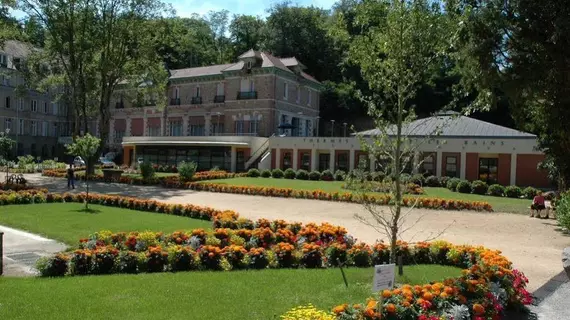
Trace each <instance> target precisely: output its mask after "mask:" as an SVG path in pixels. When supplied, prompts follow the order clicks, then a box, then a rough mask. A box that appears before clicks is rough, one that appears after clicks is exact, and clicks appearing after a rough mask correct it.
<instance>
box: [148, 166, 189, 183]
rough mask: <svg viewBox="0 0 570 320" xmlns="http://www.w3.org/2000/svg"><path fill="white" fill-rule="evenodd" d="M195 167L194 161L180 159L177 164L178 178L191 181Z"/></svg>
mask: <svg viewBox="0 0 570 320" xmlns="http://www.w3.org/2000/svg"><path fill="white" fill-rule="evenodd" d="M197 168H198V165H197V164H196V162H186V161H182V162H181V163H180V164H179V165H178V174H179V175H180V180H181V181H183V182H187V181H191V180H192V178H193V177H194V174H196V169H197ZM141 173H142V170H141Z"/></svg>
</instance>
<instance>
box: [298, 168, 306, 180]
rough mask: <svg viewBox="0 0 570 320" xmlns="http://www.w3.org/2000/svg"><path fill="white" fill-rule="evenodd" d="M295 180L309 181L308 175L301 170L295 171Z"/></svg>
mask: <svg viewBox="0 0 570 320" xmlns="http://www.w3.org/2000/svg"><path fill="white" fill-rule="evenodd" d="M295 178H296V179H299V180H309V173H308V172H307V171H306V170H303V169H300V170H297V175H296V176H295Z"/></svg>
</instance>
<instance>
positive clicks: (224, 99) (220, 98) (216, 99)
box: [214, 96, 226, 103]
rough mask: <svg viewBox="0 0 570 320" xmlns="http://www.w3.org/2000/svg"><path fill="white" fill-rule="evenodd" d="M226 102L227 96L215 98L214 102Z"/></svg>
mask: <svg viewBox="0 0 570 320" xmlns="http://www.w3.org/2000/svg"><path fill="white" fill-rule="evenodd" d="M224 101H226V96H215V97H214V102H215V103H222V102H224Z"/></svg>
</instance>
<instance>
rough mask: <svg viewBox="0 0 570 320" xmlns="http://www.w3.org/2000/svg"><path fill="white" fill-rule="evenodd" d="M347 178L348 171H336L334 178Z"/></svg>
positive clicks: (340, 179) (339, 179) (338, 179)
mask: <svg viewBox="0 0 570 320" xmlns="http://www.w3.org/2000/svg"><path fill="white" fill-rule="evenodd" d="M345 178H346V172H344V171H342V170H337V171H336V172H335V173H334V179H335V180H336V181H344V179H345Z"/></svg>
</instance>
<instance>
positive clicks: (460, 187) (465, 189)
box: [456, 180, 471, 193]
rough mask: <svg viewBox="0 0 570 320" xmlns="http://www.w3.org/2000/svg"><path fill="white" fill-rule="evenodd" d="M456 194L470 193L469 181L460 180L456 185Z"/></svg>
mask: <svg viewBox="0 0 570 320" xmlns="http://www.w3.org/2000/svg"><path fill="white" fill-rule="evenodd" d="M456 190H457V192H460V193H471V183H469V181H466V180H461V181H460V182H459V183H458V184H457V189H456Z"/></svg>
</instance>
